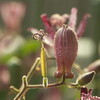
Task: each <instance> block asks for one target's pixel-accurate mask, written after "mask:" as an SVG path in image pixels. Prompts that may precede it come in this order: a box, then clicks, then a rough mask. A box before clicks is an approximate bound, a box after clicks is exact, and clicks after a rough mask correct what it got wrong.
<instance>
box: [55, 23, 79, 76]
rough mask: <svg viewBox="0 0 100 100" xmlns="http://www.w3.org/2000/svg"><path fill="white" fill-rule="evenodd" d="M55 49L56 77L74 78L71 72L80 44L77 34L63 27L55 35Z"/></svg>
mask: <svg viewBox="0 0 100 100" xmlns="http://www.w3.org/2000/svg"><path fill="white" fill-rule="evenodd" d="M54 45H55V46H54V48H55V55H56V61H57V67H58V68H57V72H56V73H55V77H57V78H61V77H62V76H63V75H65V77H66V78H73V77H74V75H73V73H72V72H71V67H72V64H73V62H74V60H75V58H76V56H77V49H78V42H77V37H76V34H75V32H74V31H73V30H72V29H71V28H69V27H68V26H66V25H63V27H61V28H60V29H59V30H58V31H57V32H56V34H55V39H54Z"/></svg>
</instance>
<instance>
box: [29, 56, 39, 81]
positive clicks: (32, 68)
mask: <svg viewBox="0 0 100 100" xmlns="http://www.w3.org/2000/svg"><path fill="white" fill-rule="evenodd" d="M39 64H40V57H38V58H37V59H36V60H35V63H34V64H33V66H32V67H31V69H30V71H29V72H28V74H27V80H28V82H29V81H30V79H31V77H32V75H33V73H34V70H35V68H36V67H37V66H39Z"/></svg>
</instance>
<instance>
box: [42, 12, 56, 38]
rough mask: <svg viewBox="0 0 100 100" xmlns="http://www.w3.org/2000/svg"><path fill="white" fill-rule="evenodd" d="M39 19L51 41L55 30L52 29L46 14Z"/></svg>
mask: <svg viewBox="0 0 100 100" xmlns="http://www.w3.org/2000/svg"><path fill="white" fill-rule="evenodd" d="M41 19H42V21H43V23H44V25H45V28H46V31H47V32H48V34H49V35H50V37H51V38H52V39H53V38H54V34H55V30H54V29H53V27H52V25H51V23H50V20H49V18H48V16H47V14H42V15H41Z"/></svg>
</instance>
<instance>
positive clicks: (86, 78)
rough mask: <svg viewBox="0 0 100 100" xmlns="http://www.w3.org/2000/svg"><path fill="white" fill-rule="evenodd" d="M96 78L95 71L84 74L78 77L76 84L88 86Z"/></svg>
mask: <svg viewBox="0 0 100 100" xmlns="http://www.w3.org/2000/svg"><path fill="white" fill-rule="evenodd" d="M94 76H95V72H94V71H92V72H87V73H84V74H82V75H80V76H79V77H78V79H77V80H76V83H78V84H79V85H81V86H84V85H87V84H89V83H90V82H91V81H92V80H93V78H94Z"/></svg>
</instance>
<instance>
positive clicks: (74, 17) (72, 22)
mask: <svg viewBox="0 0 100 100" xmlns="http://www.w3.org/2000/svg"><path fill="white" fill-rule="evenodd" d="M76 22H77V8H72V9H71V14H70V17H69V23H68V26H70V27H71V28H72V29H73V30H75V26H76Z"/></svg>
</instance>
